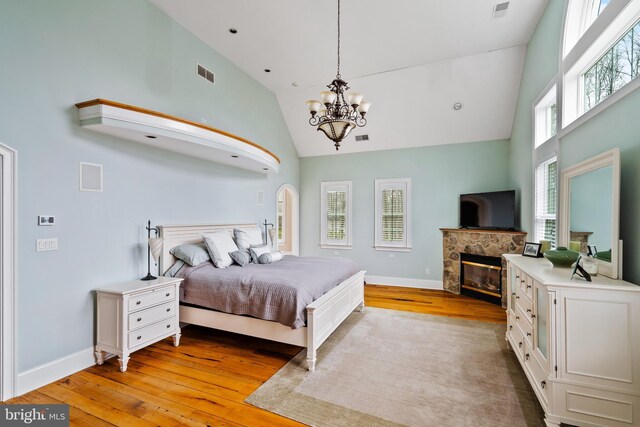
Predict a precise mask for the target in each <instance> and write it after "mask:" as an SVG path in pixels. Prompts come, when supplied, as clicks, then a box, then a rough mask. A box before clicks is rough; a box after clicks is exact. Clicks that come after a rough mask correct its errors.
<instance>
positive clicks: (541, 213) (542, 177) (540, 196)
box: [535, 157, 558, 247]
mask: <svg viewBox="0 0 640 427" xmlns="http://www.w3.org/2000/svg"><path fill="white" fill-rule="evenodd" d="M557 199H558V162H557V159H556V158H555V157H554V158H551V159H549V160H547V161H545V162H543V163H540V164H539V165H538V166H537V167H536V172H535V212H536V218H535V239H536V240H537V241H540V240H542V239H544V240H550V241H551V246H552V247H554V246H556V206H557Z"/></svg>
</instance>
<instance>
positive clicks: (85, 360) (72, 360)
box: [16, 347, 96, 396]
mask: <svg viewBox="0 0 640 427" xmlns="http://www.w3.org/2000/svg"><path fill="white" fill-rule="evenodd" d="M93 350H94V348H93V347H90V348H87V349H84V350H80V351H79V352H77V353H73V354H70V355H68V356H65V357H61V358H60V359H57V360H54V361H52V362H49V363H45V364H44V365H40V366H36V367H35V368H33V369H29V370H28V371H24V372H21V373H19V374H18V381H17V385H16V395H17V396H20V395H23V394H25V393H28V392H30V391H31V390H35V389H37V388H40V387H42V386H44V385H47V384H49V383H52V382H54V381H57V380H59V379H60V378H64V377H66V376H67V375H71V374H74V373H76V372H78V371H81V370H83V369H86V368H88V367H90V366H93V365H95V364H96V359H95V356H94V354H93Z"/></svg>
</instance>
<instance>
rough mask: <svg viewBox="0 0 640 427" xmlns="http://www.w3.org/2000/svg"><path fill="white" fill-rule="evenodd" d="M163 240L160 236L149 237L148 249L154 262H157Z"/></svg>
mask: <svg viewBox="0 0 640 427" xmlns="http://www.w3.org/2000/svg"><path fill="white" fill-rule="evenodd" d="M163 242H164V239H163V238H162V237H150V238H149V249H151V256H152V257H153V259H154V260H155V261H156V262H158V259H160V252H161V251H162V244H163Z"/></svg>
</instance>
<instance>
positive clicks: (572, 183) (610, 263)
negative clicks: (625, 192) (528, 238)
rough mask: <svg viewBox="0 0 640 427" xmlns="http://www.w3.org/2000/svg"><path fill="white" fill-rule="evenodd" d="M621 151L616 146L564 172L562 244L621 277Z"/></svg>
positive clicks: (603, 271)
mask: <svg viewBox="0 0 640 427" xmlns="http://www.w3.org/2000/svg"><path fill="white" fill-rule="evenodd" d="M619 229H620V151H619V150H618V149H617V148H615V149H613V150H609V151H606V152H604V153H602V154H600V155H597V156H595V157H592V158H590V159H587V160H585V161H583V162H581V163H578V164H576V165H573V166H571V167H568V168H566V169H563V170H562V172H561V173H560V217H559V226H558V246H566V247H568V248H569V249H574V250H576V249H579V251H580V252H581V253H582V254H583V255H587V254H591V255H593V256H594V258H595V259H596V260H597V261H598V274H602V275H604V276H607V277H611V278H612V279H617V278H618V267H619V262H620V261H619V253H618V241H619Z"/></svg>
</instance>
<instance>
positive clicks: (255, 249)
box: [249, 245, 271, 264]
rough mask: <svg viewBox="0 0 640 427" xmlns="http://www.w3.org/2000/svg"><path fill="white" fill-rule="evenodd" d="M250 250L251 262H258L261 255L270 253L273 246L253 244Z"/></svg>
mask: <svg viewBox="0 0 640 427" xmlns="http://www.w3.org/2000/svg"><path fill="white" fill-rule="evenodd" d="M249 252H251V262H253V263H256V264H257V263H258V260H259V259H260V255H262V254H268V253H269V252H271V246H267V245H261V246H252V247H251V249H249Z"/></svg>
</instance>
